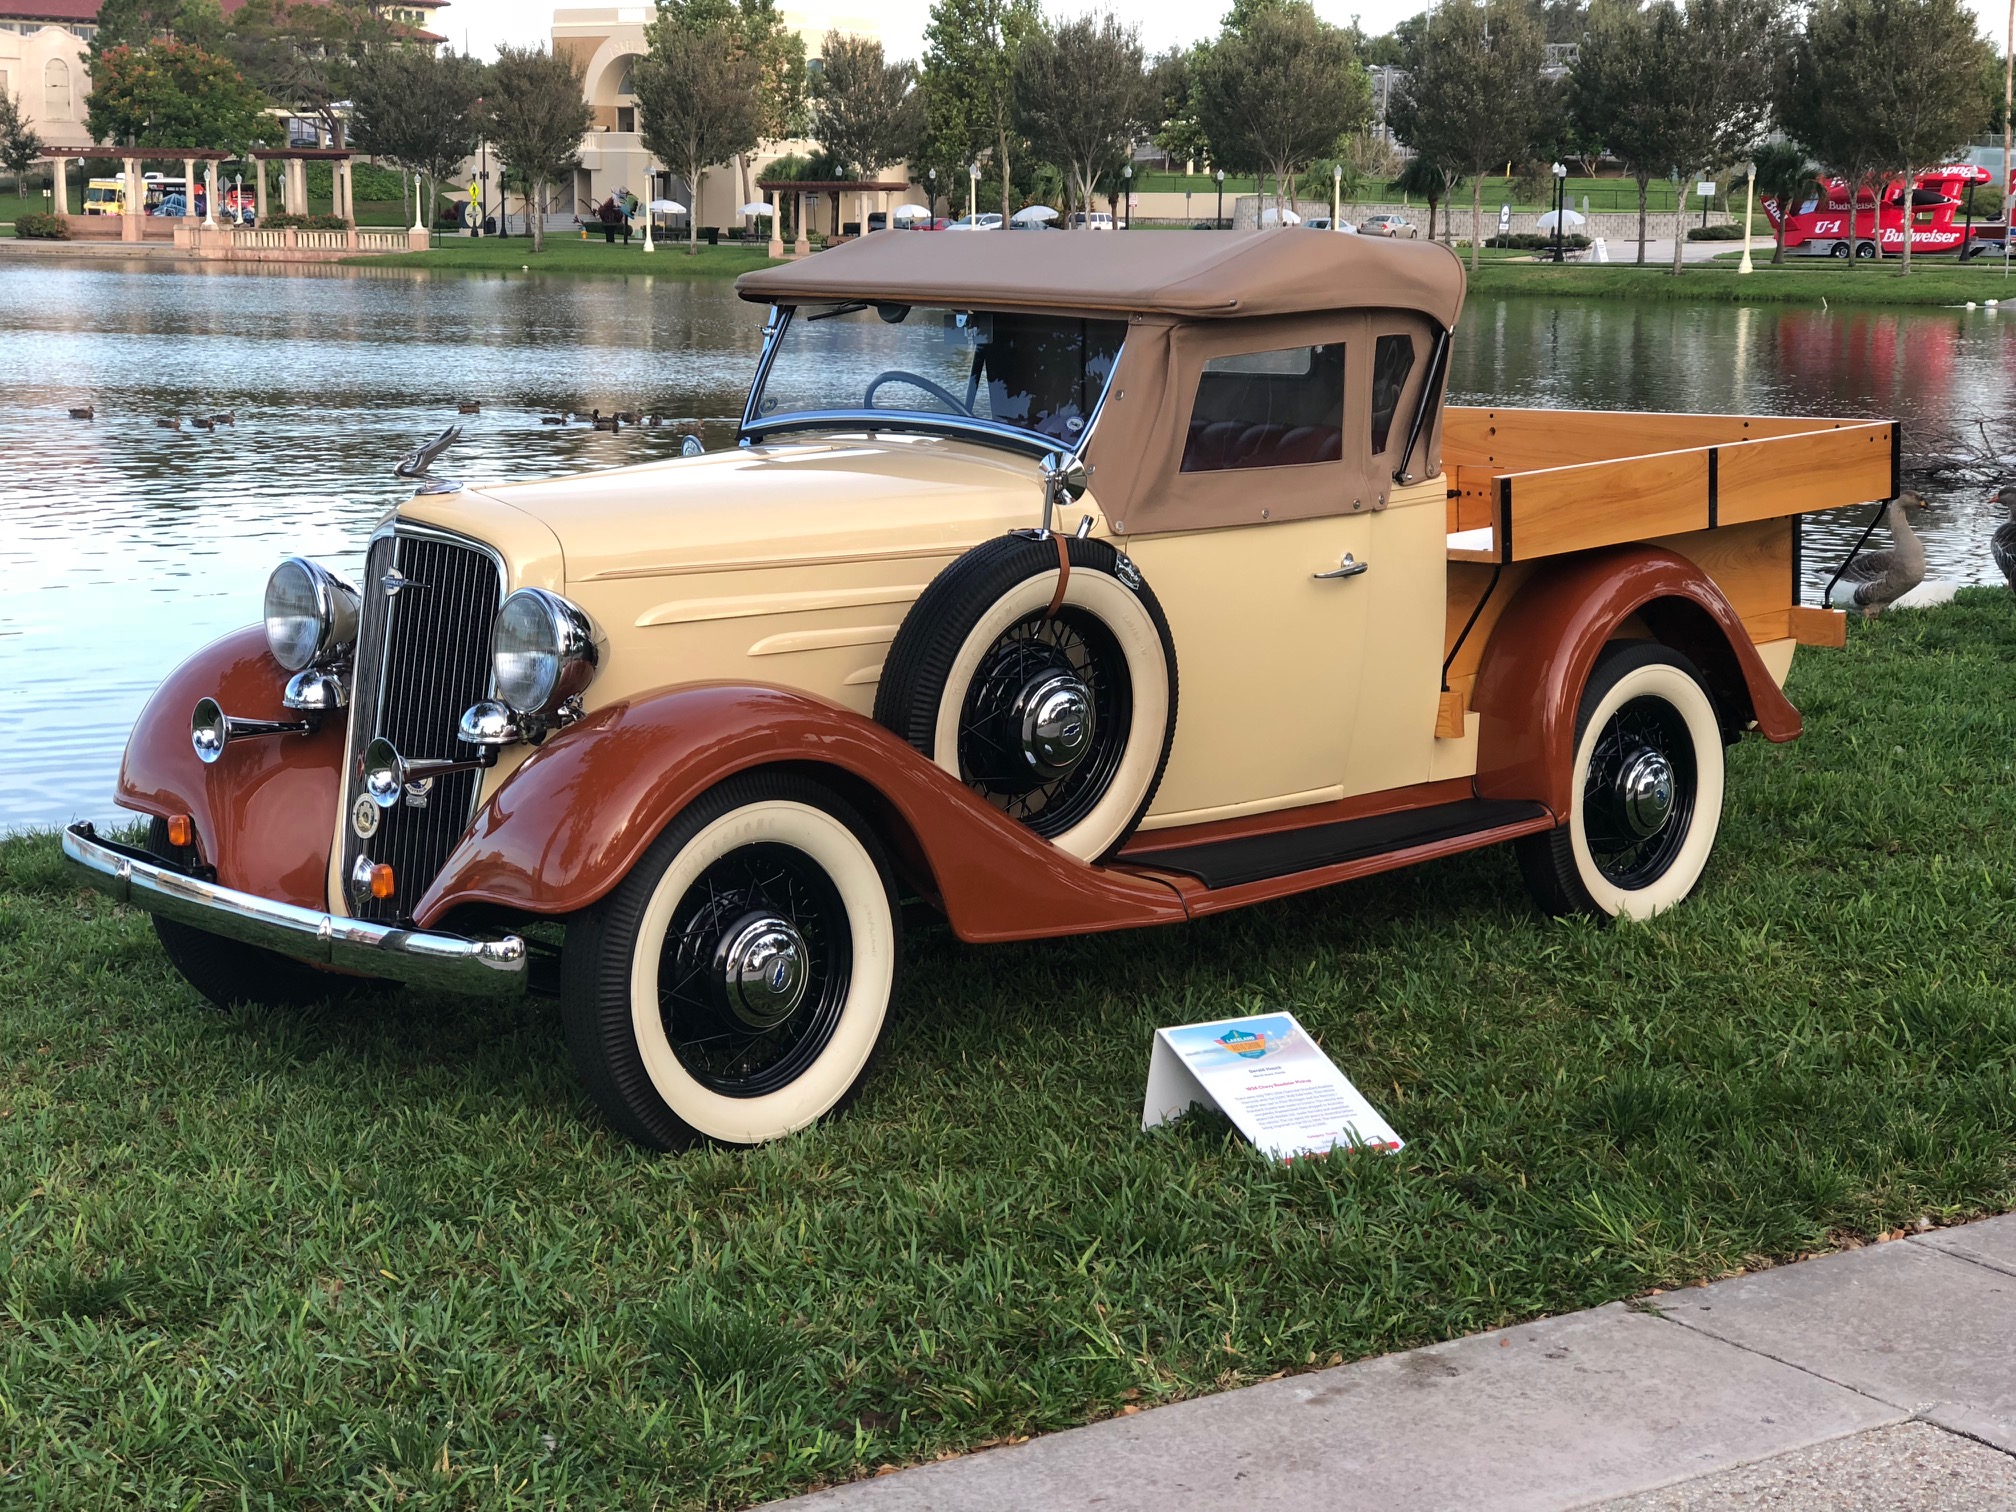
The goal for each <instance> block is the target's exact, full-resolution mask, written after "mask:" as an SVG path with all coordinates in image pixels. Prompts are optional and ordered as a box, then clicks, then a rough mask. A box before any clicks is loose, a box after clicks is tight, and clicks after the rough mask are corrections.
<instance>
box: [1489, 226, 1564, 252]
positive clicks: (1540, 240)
mask: <svg viewBox="0 0 2016 1512" xmlns="http://www.w3.org/2000/svg"><path fill="white" fill-rule="evenodd" d="M1484 245H1485V246H1487V247H1501V248H1504V249H1506V250H1507V251H1513V252H1547V251H1551V250H1552V249H1553V246H1554V233H1553V232H1552V231H1513V232H1509V233H1507V234H1506V235H1504V236H1488V237H1486V238H1485V239H1484ZM1561 245H1562V246H1564V247H1566V248H1567V249H1568V250H1569V251H1571V252H1580V251H1581V250H1582V249H1583V248H1585V247H1587V246H1588V245H1589V238H1588V237H1586V236H1580V235H1577V234H1576V233H1574V232H1572V231H1571V232H1569V233H1567V234H1566V235H1564V236H1563V237H1562V238H1561Z"/></svg>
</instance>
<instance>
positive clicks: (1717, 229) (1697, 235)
mask: <svg viewBox="0 0 2016 1512" xmlns="http://www.w3.org/2000/svg"><path fill="white" fill-rule="evenodd" d="M1687 240H1689V241H1741V240H1743V228H1742V227H1741V226H1735V225H1731V226H1689V227H1688V228H1687Z"/></svg>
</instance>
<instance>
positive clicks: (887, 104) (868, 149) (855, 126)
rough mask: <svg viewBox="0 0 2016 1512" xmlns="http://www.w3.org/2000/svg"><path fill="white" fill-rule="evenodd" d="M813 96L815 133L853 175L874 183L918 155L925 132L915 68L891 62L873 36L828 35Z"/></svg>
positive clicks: (839, 33)
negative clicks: (886, 171)
mask: <svg viewBox="0 0 2016 1512" xmlns="http://www.w3.org/2000/svg"><path fill="white" fill-rule="evenodd" d="M819 63H820V67H819V77H818V80H817V81H816V83H815V84H814V87H813V91H812V96H813V98H812V130H813V135H814V137H815V138H816V139H817V140H818V143H819V145H820V146H822V147H824V148H825V149H826V151H827V153H828V155H829V156H831V157H832V158H833V160H834V161H835V162H837V163H839V164H841V165H842V166H843V167H844V168H845V169H847V170H848V171H849V172H853V173H858V174H860V175H861V176H862V177H863V178H873V177H874V176H875V175H876V174H877V173H878V172H879V171H881V170H882V169H884V168H886V167H888V166H889V165H890V164H891V163H896V162H901V161H902V160H903V159H904V158H907V157H908V156H909V155H910V154H911V153H912V152H914V151H916V148H917V139H918V137H919V136H921V135H922V134H923V130H924V97H923V96H922V95H920V94H919V93H918V92H917V66H916V65H915V64H914V63H907V62H906V63H891V62H890V61H889V60H888V59H887V58H886V57H885V56H884V55H883V52H882V44H881V43H880V42H879V41H876V40H874V39H872V38H869V37H854V36H848V35H845V34H843V33H841V32H837V31H836V32H828V33H826V40H825V42H824V44H823V45H822V46H821V47H820V50H819Z"/></svg>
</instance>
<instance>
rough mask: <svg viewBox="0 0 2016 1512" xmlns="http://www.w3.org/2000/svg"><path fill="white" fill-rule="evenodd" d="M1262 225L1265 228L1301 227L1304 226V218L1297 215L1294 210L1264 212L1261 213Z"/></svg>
mask: <svg viewBox="0 0 2016 1512" xmlns="http://www.w3.org/2000/svg"><path fill="white" fill-rule="evenodd" d="M1260 224H1261V225H1263V226H1299V225H1301V224H1302V217H1301V216H1299V215H1297V214H1296V213H1295V212H1294V211H1293V210H1272V209H1269V210H1262V211H1261V212H1260Z"/></svg>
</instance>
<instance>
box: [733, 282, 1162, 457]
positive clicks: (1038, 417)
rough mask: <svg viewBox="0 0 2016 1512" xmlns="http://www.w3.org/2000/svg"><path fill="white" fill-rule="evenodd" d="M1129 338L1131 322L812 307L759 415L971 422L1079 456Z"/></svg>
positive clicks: (786, 349)
mask: <svg viewBox="0 0 2016 1512" xmlns="http://www.w3.org/2000/svg"><path fill="white" fill-rule="evenodd" d="M1126 333H1127V323H1126V322H1125V321H1122V320H1081V319H1076V318H1072V317H1067V316H1055V315H1010V314H1002V313H996V312H990V311H985V310H951V309H940V308H932V307H928V306H924V305H896V304H881V305H858V304H849V305H826V306H823V307H807V308H804V309H800V310H796V311H794V312H792V314H791V318H790V320H789V322H788V323H787V324H786V326H785V328H784V334H783V335H782V336H781V337H779V338H778V341H777V349H776V354H775V356H774V358H773V359H772V361H771V364H770V368H769V371H768V373H767V374H766V375H765V376H764V378H763V381H762V387H761V388H759V389H758V390H757V392H756V394H755V396H754V401H755V402H754V404H753V405H752V406H751V412H752V413H753V415H754V416H755V417H756V419H757V420H758V421H759V422H760V421H763V420H768V419H771V418H773V417H776V416H783V415H805V414H818V413H822V412H828V411H833V410H853V411H860V410H886V411H888V412H889V414H890V415H891V417H892V419H896V417H900V416H903V415H911V416H928V417H931V418H932V419H943V418H953V419H958V420H964V419H967V418H972V419H975V420H980V421H984V422H988V423H990V424H993V425H1005V426H1012V427H1014V428H1015V429H1017V430H1022V431H1028V432H1031V433H1033V434H1035V435H1039V436H1047V437H1050V438H1053V439H1055V440H1058V441H1062V442H1063V443H1064V444H1065V445H1067V446H1075V445H1076V444H1077V442H1078V440H1079V438H1080V436H1081V435H1082V434H1083V432H1084V429H1085V425H1086V422H1087V421H1088V420H1090V418H1091V416H1092V411H1093V410H1094V409H1095V408H1096V407H1097V406H1098V403H1099V396H1100V395H1101V394H1102V393H1103V392H1104V391H1105V388H1106V380H1107V378H1108V377H1109V376H1111V374H1112V371H1113V364H1114V361H1115V360H1116V359H1117V358H1118V357H1119V355H1120V342H1121V340H1122V338H1123V337H1124V336H1125V335H1126ZM897 423H898V425H900V420H898V422H897ZM892 428H895V427H893V426H892Z"/></svg>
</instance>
